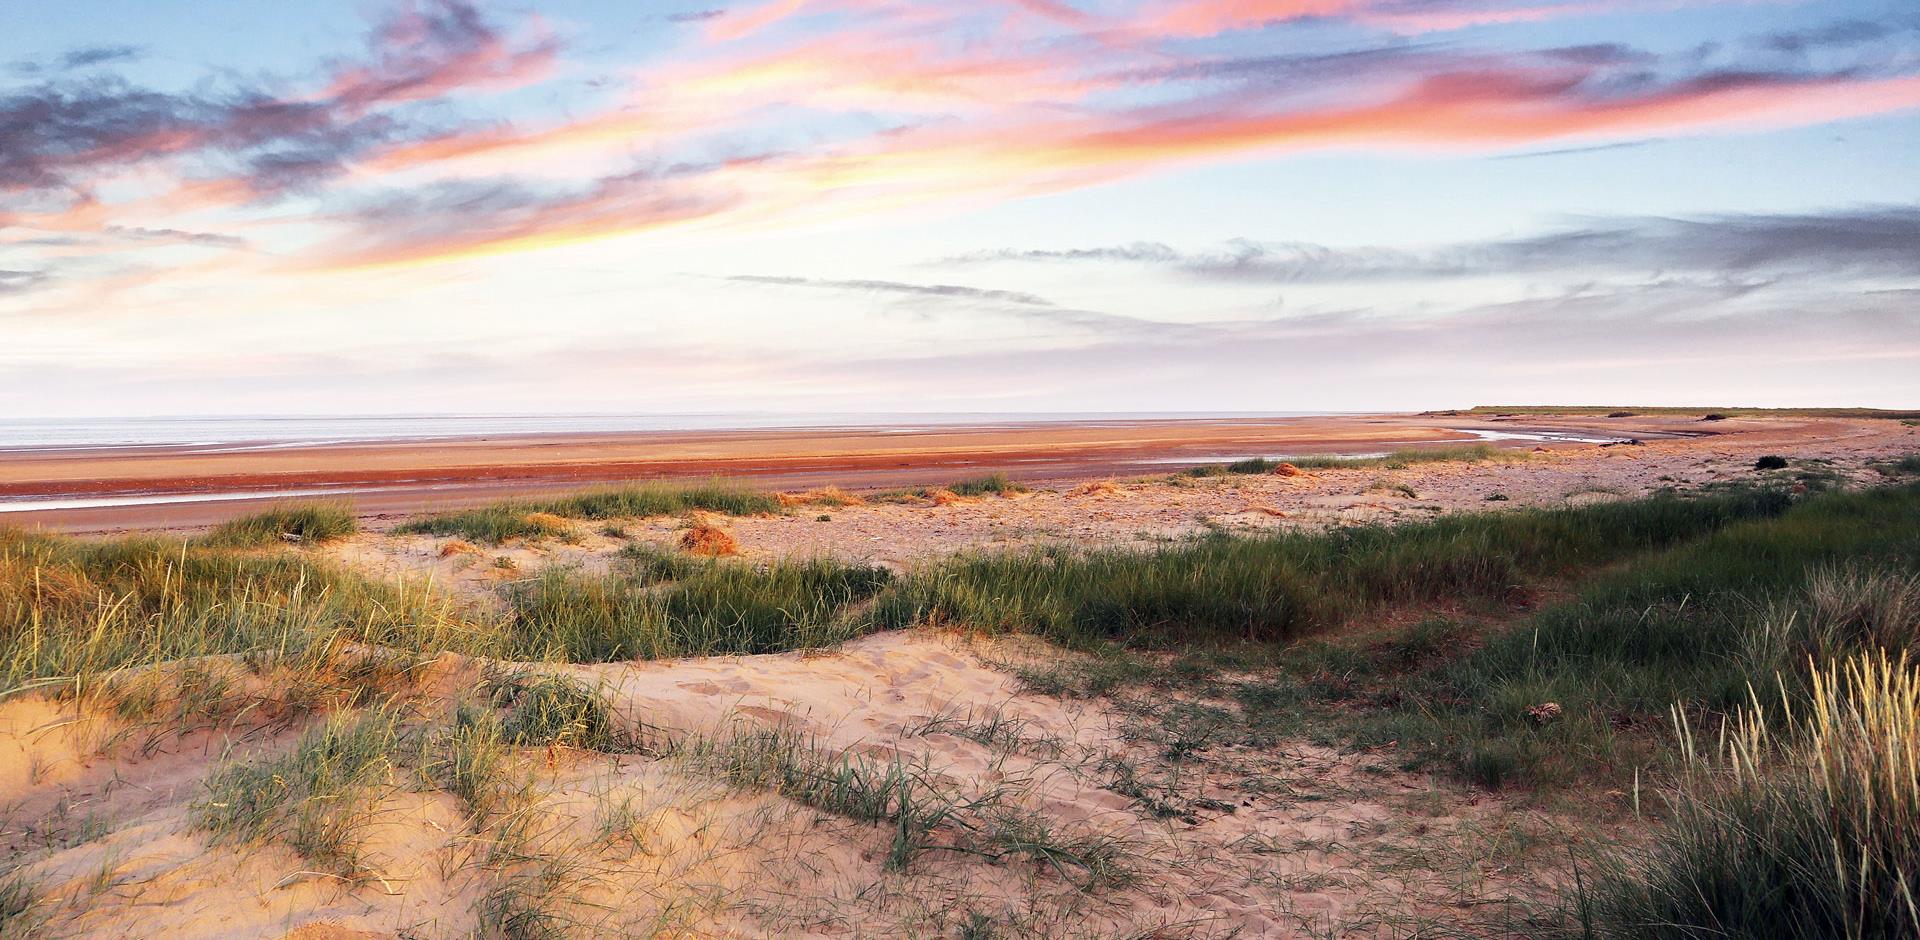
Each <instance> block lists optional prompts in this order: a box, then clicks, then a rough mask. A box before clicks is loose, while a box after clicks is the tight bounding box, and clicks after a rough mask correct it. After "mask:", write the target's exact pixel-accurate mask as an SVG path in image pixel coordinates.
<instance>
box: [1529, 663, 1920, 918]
mask: <svg viewBox="0 0 1920 940" xmlns="http://www.w3.org/2000/svg"><path fill="white" fill-rule="evenodd" d="M1811 681H1812V695H1811V697H1810V700H1809V701H1807V702H1806V703H1804V705H1803V707H1800V708H1798V709H1797V714H1798V715H1799V717H1798V718H1797V719H1796V720H1793V721H1790V722H1787V723H1785V725H1784V726H1782V724H1781V723H1780V722H1778V721H1775V720H1772V719H1770V718H1769V717H1767V716H1766V715H1763V714H1756V713H1754V712H1751V711H1750V712H1747V713H1745V714H1742V715H1739V716H1737V717H1736V718H1735V719H1734V720H1733V721H1732V723H1731V725H1730V729H1729V731H1728V732H1727V733H1726V734H1725V737H1724V743H1723V745H1722V747H1721V749H1720V752H1719V753H1717V754H1715V753H1702V752H1701V751H1700V750H1698V749H1696V748H1694V747H1689V749H1688V753H1689V754H1690V755H1691V756H1692V760H1691V763H1690V765H1689V767H1688V775H1687V779H1686V781H1685V783H1684V784H1683V786H1682V788H1681V790H1680V792H1679V794H1678V796H1677V797H1676V799H1675V802H1674V807H1673V819H1672V821H1671V823H1670V824H1669V825H1668V826H1666V827H1665V828H1664V829H1663V830H1662V831H1661V833H1660V835H1659V838H1658V840H1657V841H1656V842H1655V843H1654V844H1653V846H1652V847H1651V848H1650V849H1648V850H1646V851H1644V852H1640V853H1634V854H1631V855H1629V856H1627V857H1626V858H1625V859H1622V860H1619V861H1617V862H1615V863H1614V864H1612V865H1609V866H1607V867H1606V868H1605V869H1603V871H1602V873H1601V876H1600V877H1599V878H1598V879H1597V880H1596V881H1594V882H1593V883H1592V884H1588V885H1582V886H1581V887H1580V888H1579V889H1578V890H1577V891H1576V892H1575V894H1574V897H1573V899H1572V903H1571V904H1570V905H1569V909H1568V912H1567V914H1568V916H1567V922H1566V923H1565V925H1564V930H1563V931H1562V933H1563V935H1565V936H1568V937H1582V938H1589V937H1590V938H1622V940H1624V938H1634V940H1639V938H1649V940H1664V938H1673V940H1691V938H1698V937H1725V938H1752V940H1761V938H1770V937H1854V938H1894V937H1914V936H1920V892H1916V887H1915V886H1916V878H1920V838H1916V837H1915V834H1916V833H1920V774H1917V773H1916V770H1915V768H1916V767H1920V675H1916V673H1915V671H1914V667H1913V664H1912V663H1911V661H1909V660H1908V659H1907V658H1906V657H1905V656H1901V657H1898V658H1889V657H1887V656H1886V655H1885V654H1884V653H1880V652H1870V653H1866V654H1862V655H1859V656H1856V657H1853V658H1851V659H1848V660H1846V661H1845V663H1844V664H1840V663H1836V664H1833V665H1831V666H1828V667H1826V668H1824V669H1822V670H1820V671H1819V672H1817V673H1815V674H1814V675H1813V676H1811ZM1795 704H1797V703H1795V702H1792V701H1789V702H1786V703H1783V706H1790V705H1795Z"/></svg>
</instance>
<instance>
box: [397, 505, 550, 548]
mask: <svg viewBox="0 0 1920 940" xmlns="http://www.w3.org/2000/svg"><path fill="white" fill-rule="evenodd" d="M532 512H533V510H531V509H529V508H527V507H525V506H521V505H517V504H513V503H501V504H498V505H494V506H483V507H481V508H479V509H463V510H460V511H459V512H445V513H438V514H435V515H431V516H424V517H422V518H419V519H409V520H407V521H406V522H403V523H401V524H400V525H397V526H395V527H394V529H393V531H395V532H399V533H402V534H405V535H450V536H454V537H456V538H462V539H466V540H467V541H469V542H484V543H486V544H488V545H499V544H500V543H502V542H506V541H509V540H512V539H545V538H553V537H556V536H560V535H564V534H566V533H565V530H563V529H562V528H560V527H559V526H557V525H554V524H553V523H552V522H549V521H547V520H545V519H540V518H537V517H534V516H533V515H531V513H532Z"/></svg>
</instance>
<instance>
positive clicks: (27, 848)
mask: <svg viewBox="0 0 1920 940" xmlns="http://www.w3.org/2000/svg"><path fill="white" fill-rule="evenodd" d="M1058 655H1059V654H1058V652H1057V651H1047V650H1043V649H1039V648H1027V647H1006V646H1000V647H985V646H981V645H979V644H978V643H977V642H976V641H968V640H964V639H962V638H959V637H955V636H951V635H942V634H932V633H924V632H907V633H896V634H889V635H882V636H875V637H870V638H867V639H864V640H860V641H857V642H855V643H851V644H848V645H847V646H846V647H845V648H844V649H842V650H839V651H836V652H832V653H825V654H813V655H801V654H780V655H770V656H752V657H729V658H715V659H706V660H697V661H683V662H666V663H638V664H603V665H592V666H574V667H565V668H564V669H563V670H562V671H563V672H565V673H566V674H569V675H571V676H573V677H575V678H577V679H580V680H582V681H584V682H586V683H588V684H591V685H595V686H597V687H599V688H600V689H602V690H603V692H604V693H605V695H606V696H607V698H608V699H609V701H610V702H611V703H612V704H613V706H614V709H615V711H616V713H617V714H618V715H619V716H620V718H621V720H622V721H623V722H624V723H625V724H626V725H627V726H629V727H631V728H634V729H642V730H644V732H645V733H646V734H647V735H649V736H653V737H654V738H655V739H659V738H660V737H662V736H672V735H684V734H688V733H710V734H724V733H728V731H729V729H731V728H733V727H736V726H740V725H746V726H750V727H777V728H784V729H789V730H791V731H793V732H796V733H800V734H804V735H806V736H808V737H809V738H810V739H812V740H813V741H815V742H816V743H817V746H819V747H820V748H823V749H825V750H828V751H832V752H846V753H855V754H860V755H865V756H867V757H869V758H871V759H874V760H886V759H891V758H893V757H895V756H898V757H900V758H901V759H903V760H904V761H905V762H906V763H907V764H908V765H909V766H912V767H916V768H919V772H921V773H923V774H926V775H927V776H928V777H929V778H934V779H937V780H939V781H941V782H942V785H943V786H948V787H951V788H952V789H953V790H955V791H956V792H958V793H964V794H966V795H968V796H970V797H978V796H980V795H982V794H984V793H986V792H988V791H993V792H995V793H997V794H998V796H997V800H998V803H999V804H1000V805H1003V806H1005V807H1007V808H1008V811H1010V812H1013V811H1017V812H1019V813H1023V814H1030V815H1031V818H1033V819H1037V820H1041V821H1043V822H1044V824H1045V825H1046V826H1047V827H1049V828H1051V829H1053V830H1056V831H1057V833H1058V834H1059V837H1060V838H1062V839H1063V840H1072V839H1077V838H1083V837H1098V838H1100V839H1103V840H1111V842H1112V844H1113V845H1115V846H1117V847H1118V848H1119V850H1120V855H1119V857H1120V859H1121V861H1120V865H1121V866H1123V868H1124V873H1123V874H1122V875H1120V876H1119V877H1117V878H1115V879H1114V880H1113V881H1112V882H1111V883H1106V884H1102V885H1100V886H1098V887H1096V888H1094V889H1092V890H1086V889H1085V886H1086V884H1087V882H1088V881H1089V880H1090V876H1088V875H1087V874H1085V873H1084V872H1082V871H1080V870H1079V869H1078V868H1075V867H1072V866H1059V867H1056V866H1054V865H1049V864H1045V863H1043V862H1039V861H1036V860H1034V859H1032V858H1027V857H1014V858H1002V859H989V858H984V857H981V856H979V855H975V854H970V853H967V852H960V851H941V850H938V849H934V850H929V851H928V852H926V853H924V854H923V855H922V856H920V858H918V859H917V860H916V861H915V862H914V863H911V864H909V865H908V866H907V867H906V869H905V870H892V869H890V868H889V867H888V866H887V865H886V862H885V859H886V855H887V851H888V848H889V844H890V839H891V832H890V830H889V828H888V827H887V826H885V825H873V824H864V823H857V822H853V821H850V820H848V819H845V818H841V817H837V816H831V815H827V814H823V813H820V812H817V811H815V810H812V809H808V808H806V807H804V806H800V805H797V804H795V803H793V802H792V801H789V800H786V799H784V798H782V797H779V796H776V795H773V794H771V793H768V792H765V791H759V790H752V789H733V788H729V787H726V786H724V785H721V784H720V783H717V782H715V781H714V780H712V779H711V778H709V777H705V776H702V775H701V774H699V773H695V772H691V771H689V770H688V769H686V768H684V767H681V766H679V765H676V764H675V763H674V762H673V761H670V760H663V759H659V758H656V757H651V756H647V755H645V754H627V755H603V754H597V753H591V752H584V751H564V750H563V751H560V752H554V751H551V750H549V751H546V752H540V751H537V750H536V751H531V752H529V753H526V754H523V755H522V759H523V760H524V761H525V762H526V763H527V764H528V765H529V766H530V767H531V768H532V770H533V773H534V775H535V778H536V779H537V795H536V796H535V797H534V798H533V800H532V801H531V804H530V805H531V808H530V809H529V810H527V813H528V815H529V818H530V819H531V820H532V821H531V822H530V824H529V825H530V826H531V829H532V836H531V839H530V842H531V843H532V844H534V845H537V846H538V847H539V852H540V853H542V855H543V856H545V857H548V858H552V859H557V860H559V861H558V863H557V864H560V865H561V866H562V867H563V868H564V869H565V874H564V876H563V877H562V878H561V883H560V884H559V885H558V886H557V887H556V888H555V889H554V890H556V891H558V892H559V893H560V894H562V895H564V900H561V901H559V902H558V903H557V907H558V909H560V910H563V911H565V913H566V916H567V918H569V919H571V920H575V921H577V922H578V923H579V924H580V925H581V930H582V932H581V933H580V934H578V935H609V934H614V935H618V934H619V932H625V935H636V936H654V935H665V936H821V937H828V936H836V937H837V936H909V935H919V936H951V935H954V934H955V933H956V932H957V928H958V927H959V926H960V925H963V924H965V923H966V922H967V918H968V917H969V916H970V915H979V916H981V917H983V918H988V919H990V920H991V921H992V922H993V923H994V924H996V925H998V926H999V928H1000V929H1002V930H1003V931H1007V932H1006V933H1004V934H1003V935H1010V936H1060V937H1079V936H1116V935H1130V936H1242V937H1290V936H1305V935H1308V934H1307V933H1306V931H1308V930H1311V929H1326V928H1328V927H1330V926H1332V927H1338V926H1340V925H1347V924H1358V925H1365V924H1370V923H1377V922H1378V918H1380V917H1382V916H1390V917H1394V918H1410V917H1418V916H1432V915H1435V914H1438V913H1441V912H1444V911H1446V910H1448V909H1449V908H1450V906H1451V905H1454V904H1457V903H1460V902H1461V900H1462V899H1463V898H1464V897H1468V896H1471V897H1475V898H1477V897H1480V896H1481V895H1482V894H1488V893H1498V892H1501V891H1508V890H1521V889H1522V887H1523V886H1522V885H1520V884H1518V881H1519V880H1520V879H1518V878H1517V877H1516V876H1515V875H1513V874H1511V873H1503V872H1502V871H1501V868H1502V866H1503V864H1504V860H1503V859H1501V858H1500V857H1498V855H1497V854H1496V853H1491V852H1489V851H1488V848H1489V846H1487V845H1486V844H1485V841H1484V840H1485V838H1486V834H1487V833H1489V832H1509V831H1512V832H1520V831H1533V830H1536V829H1539V828H1540V827H1541V826H1543V825H1545V824H1546V821H1545V820H1544V819H1543V818H1542V817H1540V816H1539V814H1538V813H1537V812H1534V811H1531V810H1525V809H1517V808H1513V807H1509V806H1508V805H1506V804H1505V803H1503V802H1502V801H1501V800H1499V799H1496V798H1492V797H1488V796H1484V795H1476V794H1466V793H1462V792H1458V791H1455V790H1452V789H1450V788H1448V787H1446V786H1443V785H1440V784H1437V783H1434V782H1433V781H1430V780H1426V779H1423V778H1417V777H1413V776H1409V775H1406V774H1402V773H1399V772H1397V771H1394V770H1393V769H1392V768H1391V767H1389V766H1387V763H1386V760H1385V759H1384V758H1376V757H1374V756H1372V755H1368V754H1342V753H1338V752H1335V751H1333V750H1330V749H1327V748H1321V747H1315V746H1310V745H1305V744H1294V745H1287V746H1284V747H1280V748H1276V749H1273V750H1271V751H1261V752H1257V753H1255V752H1249V753H1246V754H1244V755H1243V754H1229V755H1223V756H1222V757H1221V758H1220V759H1217V760H1212V761H1208V762H1206V763H1194V764H1191V765H1189V766H1187V767H1186V768H1185V771H1186V773H1185V776H1184V777H1181V778H1178V779H1175V780H1173V781H1172V782H1170V783H1166V784H1165V786H1164V790H1161V791H1157V792H1160V793H1161V794H1162V797H1163V798H1164V799H1166V800H1171V801H1176V802H1177V803H1178V805H1180V806H1181V807H1182V808H1183V809H1182V811H1180V812H1178V813H1176V814H1174V815H1163V814H1161V813H1156V812H1152V811H1150V810H1149V808H1148V807H1147V806H1146V805H1144V804H1143V803H1142V802H1141V801H1140V800H1138V799H1136V798H1133V797H1130V796H1128V795H1125V794H1124V793H1123V792H1121V789H1123V788H1121V787H1119V786H1118V785H1117V783H1118V781H1119V780H1120V779H1121V778H1119V777H1118V776H1117V775H1118V773H1119V771H1117V770H1116V768H1118V767H1122V766H1124V767H1126V768H1128V770H1127V774H1128V776H1127V777H1126V778H1125V779H1126V780H1135V779H1136V777H1135V776H1133V775H1134V774H1137V775H1138V778H1137V779H1144V780H1153V781H1165V780H1166V779H1167V775H1168V773H1169V768H1168V765H1167V763H1166V761H1165V760H1164V759H1163V757H1162V755H1161V754H1160V749H1159V748H1157V747H1156V746H1155V745H1154V744H1153V743H1152V742H1151V741H1150V740H1146V739H1143V738H1141V737H1140V736H1139V735H1138V734H1137V733H1136V732H1130V731H1129V727H1128V726H1129V722H1132V721H1134V720H1135V719H1134V718H1133V717H1130V716H1129V715H1128V714H1126V713H1125V712H1124V711H1122V710H1119V709H1117V708H1116V707H1115V706H1113V705H1111V704H1108V703H1105V702H1087V701H1064V700H1059V699H1053V698H1048V697H1045V696H1040V695H1035V694H1031V693H1024V692H1022V691H1020V687H1019V685H1018V683H1016V682H1015V681H1014V680H1013V679H1012V678H1011V677H1010V675H1009V673H1008V671H1007V670H1006V668H1005V665H1006V663H1007V662H1009V661H1022V660H1029V661H1030V660H1032V659H1034V658H1035V657H1044V658H1047V659H1055V658H1057V657H1058ZM482 665H483V664H479V663H474V662H470V661H463V660H457V659H455V658H452V657H449V658H447V659H446V660H445V661H444V662H443V663H442V664H441V665H440V667H439V672H438V674H437V675H436V677H435V679H434V682H433V684H434V685H435V686H436V687H437V688H439V689H442V690H446V694H448V695H451V694H452V690H455V689H458V688H461V687H463V686H468V685H470V684H471V683H472V682H474V681H477V676H478V674H479V670H480V668H481V666H482ZM990 716H991V717H994V718H998V719H1001V720H1003V721H1005V722H1008V723H1010V724H1012V725H1013V726H1014V727H1016V728H1017V733H1016V734H1013V735H1009V736H1008V737H1007V739H1006V740H1004V741H999V742H996V743H995V744H992V745H989V744H985V743H981V742H980V741H977V740H974V739H972V738H970V737H967V736H965V735H964V734H962V733H960V731H959V730H956V729H964V728H965V727H966V726H967V725H968V724H969V723H973V724H978V723H980V722H983V721H985V720H986V719H987V718H988V717H990ZM943 719H944V720H945V723H944V724H942V723H941V720H943ZM127 730H128V726H126V725H124V724H123V723H122V722H121V721H119V720H117V719H115V718H112V717H110V716H106V715H100V714H87V715H82V714H76V713H73V712H72V711H71V710H70V707H69V708H68V709H65V710H63V709H62V708H59V707H55V706H52V705H49V704H48V703H45V702H43V701H39V700H34V699H27V700H18V701H14V702H9V703H7V704H5V705H0V751H3V752H4V753H5V755H6V757H7V758H8V760H7V761H6V766H7V767H9V774H8V776H7V777H6V778H4V780H0V803H3V804H4V805H5V806H7V807H9V808H10V810H11V813H10V815H9V816H8V817H7V819H6V824H5V827H4V833H5V838H6V845H7V848H8V849H9V850H10V852H12V853H27V852H34V850H38V851H37V852H36V853H35V856H36V857H37V860H35V861H33V862H31V863H30V864H29V865H28V866H27V868H26V872H27V873H28V874H29V875H30V876H31V877H33V878H34V879H35V881H36V883H37V884H38V885H39V887H40V889H41V890H42V891H43V892H45V893H46V894H47V895H48V896H50V897H52V898H54V899H56V900H55V901H53V902H50V904H51V905H52V906H53V907H54V921H55V924H54V926H55V927H56V928H57V929H59V930H64V931H71V932H73V933H75V934H80V935H86V936H100V937H119V936H129V937H130V936H139V937H144V938H154V940H159V938H174V937H182V938H185V937H196V938H205V937H223V938H225V937H230V938H241V937H263V936H264V937H279V936H287V937H300V938H314V937H382V938H389V937H400V936H423V937H425V936H432V937H440V936H448V937H455V936H465V935H466V934H467V933H468V932H469V931H471V930H473V929H475V928H476V927H478V926H481V921H483V920H484V919H485V917H484V915H476V910H484V908H485V905H484V901H485V899H486V898H487V897H488V896H489V894H490V893H492V892H495V891H497V890H499V888H500V887H501V885H503V884H509V883H514V881H515V879H528V878H534V877H537V876H539V872H538V871H536V869H538V865H532V864H520V863H506V862H501V861H500V860H499V859H497V858H493V857H490V856H489V854H488V852H487V848H488V846H487V837H486V836H485V835H483V834H482V833H479V832H476V831H475V827H474V822H473V820H472V819H470V818H469V817H468V816H467V814H466V813H465V811H464V810H463V808H462V807H461V806H460V805H459V804H458V803H457V801H455V800H454V799H453V798H452V797H450V796H448V795H447V794H445V793H440V792H434V793H423V792H418V791H415V790H411V789H409V788H407V787H404V786H399V787H395V788H393V789H392V790H391V791H389V792H387V793H386V794H385V795H384V796H382V797H381V798H380V799H379V800H378V802H377V804H376V806H375V807H374V809H373V812H372V822H371V823H370V824H369V826H368V827H367V829H366V832H365V845H364V849H363V855H362V860H363V864H364V866H365V871H366V874H365V875H364V877H363V879H362V881H361V883H360V884H358V885H352V884H348V883H345V882H343V881H342V880H341V879H338V878H336V877H333V876H330V875H326V874H322V873H319V872H315V871H313V870H312V865H311V864H310V863H308V862H307V861H305V860H303V859H302V858H300V857H299V856H297V855H295V854H293V853H292V852H291V851H290V850H288V849H287V848H286V847H285V846H283V845H278V844H271V843H269V844H264V845H256V846H247V847H232V846H213V847H210V846H208V845H207V844H206V842H205V838H204V836H203V835H202V834H200V833H198V832H195V831H194V830H193V828H192V826H191V825H190V822H189V816H190V811H189V806H190V804H191V803H192V802H193V801H194V800H197V799H205V798H206V794H205V791H204V790H203V788H202V787H201V786H200V783H199V781H200V779H201V777H202V776H203V775H204V774H205V773H207V771H208V770H209V769H210V768H211V766H213V765H214V764H215V763H216V762H217V760H218V759H219V757H220V755H222V754H226V755H228V756H229V757H230V758H233V759H246V758H248V757H250V756H259V755H262V754H271V753H276V752H278V751H280V750H282V749H284V748H286V747H288V746H290V743H291V742H292V740H293V739H294V737H295V736H296V735H297V734H298V733H299V731H300V730H301V728H300V726H299V725H295V726H291V727H284V728H275V727H271V726H246V725H244V724H242V725H237V726H227V727H223V728H221V729H219V730H215V731H195V732H191V733H188V734H185V735H167V734H161V735H160V736H159V737H158V738H152V737H146V736H142V735H132V736H129V735H126V734H123V732H126V731H127ZM116 737H118V738H119V739H120V743H117V744H107V745H105V746H104V749H103V745H102V744H101V742H107V741H113V740H115V739H116ZM23 767H25V768H28V769H29V770H28V772H24V773H23V772H22V771H21V768H23ZM938 839H939V843H940V844H942V845H946V844H953V845H961V844H963V843H962V840H961V839H960V838H959V837H958V836H956V835H955V834H952V833H948V834H942V835H940V836H939V837H938ZM1423 845H1427V846H1433V845H1439V846H1444V849H1442V850H1434V849H1432V848H1431V847H1429V848H1427V849H1421V848H1420V847H1421V846H1423ZM1422 852H1424V853H1425V854H1426V856H1427V857H1426V858H1425V859H1424V860H1421V861H1417V862H1413V863H1410V862H1409V859H1410V858H1412V857H1413V856H1415V855H1416V854H1419V853H1422ZM1466 884H1471V885H1473V886H1474V887H1473V889H1472V890H1471V891H1470V892H1465V893H1463V890H1462V885H1466ZM343 931H344V932H343ZM1156 931H1159V932H1156Z"/></svg>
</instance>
